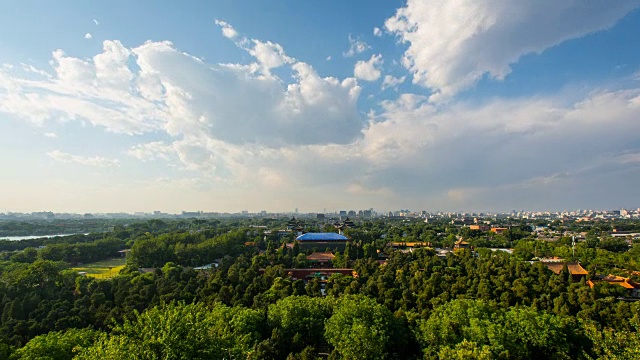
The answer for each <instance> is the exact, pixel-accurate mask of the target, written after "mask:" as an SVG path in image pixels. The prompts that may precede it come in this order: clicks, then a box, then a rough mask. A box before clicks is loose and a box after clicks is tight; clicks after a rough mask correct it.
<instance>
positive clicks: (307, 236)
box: [296, 232, 348, 241]
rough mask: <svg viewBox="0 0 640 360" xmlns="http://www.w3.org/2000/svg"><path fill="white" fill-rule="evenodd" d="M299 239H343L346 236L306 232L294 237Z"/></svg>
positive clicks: (345, 238)
mask: <svg viewBox="0 0 640 360" xmlns="http://www.w3.org/2000/svg"><path fill="white" fill-rule="evenodd" d="M296 240H300V241H345V240H348V238H347V237H346V236H344V235H340V234H336V233H332V232H329V233H306V234H303V235H300V236H298V237H297V238H296Z"/></svg>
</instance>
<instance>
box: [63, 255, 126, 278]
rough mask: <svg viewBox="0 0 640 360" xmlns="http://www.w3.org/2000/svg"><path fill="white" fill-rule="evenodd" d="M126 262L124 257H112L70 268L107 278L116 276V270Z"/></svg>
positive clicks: (88, 274)
mask: <svg viewBox="0 0 640 360" xmlns="http://www.w3.org/2000/svg"><path fill="white" fill-rule="evenodd" d="M125 262H126V259H125V258H113V259H109V260H103V261H98V262H94V263H90V264H83V265H82V266H79V267H74V268H72V269H73V270H76V271H83V272H86V273H87V276H90V277H95V278H100V279H108V278H110V277H113V276H116V275H117V274H118V272H120V270H121V269H122V268H123V267H124V264H125Z"/></svg>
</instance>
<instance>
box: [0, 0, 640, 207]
mask: <svg viewBox="0 0 640 360" xmlns="http://www.w3.org/2000/svg"><path fill="white" fill-rule="evenodd" d="M639 7H640V2H639V1H619V2H610V1H599V0H589V1H569V0H565V1H550V0H545V1H538V2H535V3H532V4H527V5H523V4H520V3H513V2H510V1H497V2H495V1H494V2H489V1H472V0H460V1H456V2H446V3H445V2H440V1H434V0H425V1H418V0H409V1H402V2H389V1H381V0H380V1H378V0H377V1H364V0H358V1H348V2H345V1H337V0H332V1H325V2H309V1H300V2H287V3H286V4H285V3H267V2H264V1H259V0H251V1H216V2H204V1H202V2H188V3H157V2H151V1H137V2H128V1H112V2H108V3H99V2H48V1H21V2H16V3H7V4H5V6H4V9H5V11H3V12H2V13H0V34H3V35H0V166H1V168H2V169H3V170H4V171H3V173H2V176H1V177H0V211H4V212H6V211H11V212H33V211H54V212H69V213H108V212H129V213H133V212H151V211H154V210H159V211H163V212H170V213H179V212H181V211H198V210H202V211H213V212H240V211H242V210H248V211H250V212H259V211H261V210H267V211H272V212H290V211H293V210H294V209H295V208H298V209H299V211H300V212H322V211H323V209H325V208H326V209H342V210H360V209H369V208H374V209H387V210H393V209H410V210H413V211H420V210H427V211H434V212H435V211H469V212H486V211H491V212H509V211H511V210H513V209H515V210H525V211H529V210H531V211H543V210H549V211H554V209H555V210H562V209H564V210H570V209H600V210H605V209H609V210H611V209H620V208H631V209H636V208H637V207H638V199H640V187H639V186H638V184H639V183H640V137H639V136H638V134H640V43H639V42H638V38H640V10H639V9H638V8H639Z"/></svg>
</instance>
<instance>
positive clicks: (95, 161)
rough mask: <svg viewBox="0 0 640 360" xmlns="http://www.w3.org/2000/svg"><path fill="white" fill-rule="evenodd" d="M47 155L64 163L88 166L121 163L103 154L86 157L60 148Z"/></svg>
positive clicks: (116, 164)
mask: <svg viewBox="0 0 640 360" xmlns="http://www.w3.org/2000/svg"><path fill="white" fill-rule="evenodd" d="M47 156H49V157H50V158H52V159H54V160H56V161H60V162H64V163H76V164H81V165H86V166H95V167H111V166H118V165H119V163H120V162H119V161H118V159H108V158H104V157H101V156H95V157H85V156H80V155H72V154H68V153H64V152H62V151H58V150H54V151H49V152H48V153H47Z"/></svg>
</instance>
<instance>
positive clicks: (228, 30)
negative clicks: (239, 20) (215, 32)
mask: <svg viewBox="0 0 640 360" xmlns="http://www.w3.org/2000/svg"><path fill="white" fill-rule="evenodd" d="M215 23H216V25H218V26H220V27H221V28H222V35H224V37H226V38H229V39H235V38H236V37H238V32H237V31H236V29H234V28H233V26H231V25H229V23H227V22H226V21H222V20H218V19H216V20H215Z"/></svg>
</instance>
